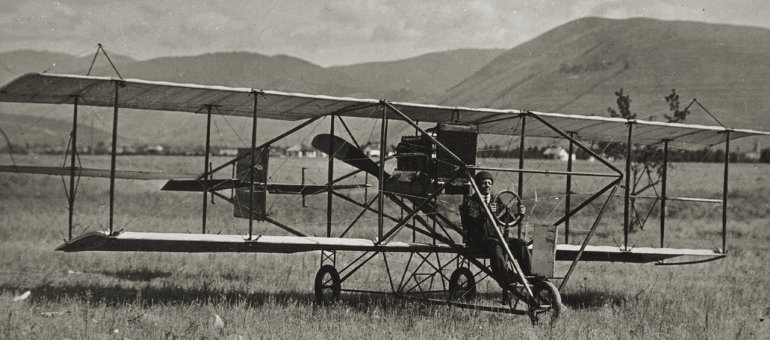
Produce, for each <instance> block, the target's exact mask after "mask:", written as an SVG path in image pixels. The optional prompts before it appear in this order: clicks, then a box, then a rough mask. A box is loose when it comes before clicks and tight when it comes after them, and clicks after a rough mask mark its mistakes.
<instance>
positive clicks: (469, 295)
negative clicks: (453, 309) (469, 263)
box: [449, 267, 476, 300]
mask: <svg viewBox="0 0 770 340" xmlns="http://www.w3.org/2000/svg"><path fill="white" fill-rule="evenodd" d="M474 297H476V279H475V277H474V276H473V273H471V270H470V269H468V267H458V268H457V269H455V271H454V272H452V276H450V277H449V298H450V299H452V300H472V299H473V298H474Z"/></svg>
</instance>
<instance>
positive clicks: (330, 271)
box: [315, 264, 342, 305]
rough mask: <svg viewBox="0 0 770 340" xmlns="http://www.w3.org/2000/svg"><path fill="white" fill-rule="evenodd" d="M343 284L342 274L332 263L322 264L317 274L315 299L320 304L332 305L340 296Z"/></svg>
mask: <svg viewBox="0 0 770 340" xmlns="http://www.w3.org/2000/svg"><path fill="white" fill-rule="evenodd" d="M340 290H342V284H341V281H340V274H339V273H338V272H337V269H335V268H334V266H332V265H328V264H327V265H324V266H321V269H319V270H318V273H317V274H316V275H315V300H316V302H317V303H318V304H322V305H330V304H333V303H335V302H336V301H337V300H338V299H339V298H340Z"/></svg>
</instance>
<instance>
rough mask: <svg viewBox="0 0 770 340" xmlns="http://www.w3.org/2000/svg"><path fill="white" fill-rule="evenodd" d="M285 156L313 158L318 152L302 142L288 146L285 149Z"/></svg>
mask: <svg viewBox="0 0 770 340" xmlns="http://www.w3.org/2000/svg"><path fill="white" fill-rule="evenodd" d="M286 156H289V157H297V158H302V157H307V158H315V157H317V156H318V152H317V151H316V150H315V149H312V148H308V147H307V146H305V145H304V144H299V145H293V146H290V147H289V148H288V149H286Z"/></svg>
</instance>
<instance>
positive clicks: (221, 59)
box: [0, 49, 503, 145]
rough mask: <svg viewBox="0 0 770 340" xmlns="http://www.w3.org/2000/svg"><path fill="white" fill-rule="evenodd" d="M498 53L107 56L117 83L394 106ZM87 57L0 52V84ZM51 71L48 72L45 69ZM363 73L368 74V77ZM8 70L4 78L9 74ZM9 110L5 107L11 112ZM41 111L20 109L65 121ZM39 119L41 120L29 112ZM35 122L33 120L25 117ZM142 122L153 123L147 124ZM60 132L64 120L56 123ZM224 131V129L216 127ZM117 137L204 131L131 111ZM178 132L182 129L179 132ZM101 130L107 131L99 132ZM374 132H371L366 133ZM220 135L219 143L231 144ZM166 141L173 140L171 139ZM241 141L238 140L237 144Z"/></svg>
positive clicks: (359, 127) (79, 64)
mask: <svg viewBox="0 0 770 340" xmlns="http://www.w3.org/2000/svg"><path fill="white" fill-rule="evenodd" d="M502 52H503V51H502V50H474V49H465V50H457V51H446V52H439V53H431V54H428V55H425V56H420V57H415V58H410V59H404V60H397V61H392V62H379V63H370V64H365V65H350V66H340V67H331V68H324V67H321V66H318V65H315V64H312V63H310V62H307V61H304V60H302V59H298V58H294V57H291V56H286V55H277V56H265V55H261V54H257V53H248V52H227V53H213V54H204V55H199V56H187V57H165V58H156V59H151V60H145V61H136V60H133V59H130V58H126V57H122V56H120V55H115V54H114V53H111V52H108V53H109V55H110V58H111V59H112V61H113V62H114V63H115V65H116V67H117V69H118V71H119V72H120V74H121V76H123V77H125V78H138V79H146V80H164V81H171V82H180V83H197V84H206V85H225V86H234V87H253V88H258V89H269V90H278V91H287V92H304V93H311V94H328V95H337V96H355V97H368V98H386V99H389V100H398V101H417V100H422V101H425V102H431V101H432V100H433V99H434V98H435V97H437V96H438V95H440V94H441V93H443V91H444V90H445V89H447V88H449V87H451V86H452V85H454V84H455V83H457V82H459V81H460V80H462V79H465V78H466V77H468V76H470V75H471V74H473V73H474V72H475V71H477V70H478V69H479V68H480V67H481V66H483V65H485V64H486V63H487V62H489V60H491V59H493V58H494V57H495V56H496V55H498V54H500V53H502ZM98 58H99V59H97V62H96V63H95V65H94V68H93V70H92V71H91V74H92V75H99V76H111V77H115V76H116V74H115V71H113V70H112V67H111V66H110V65H109V63H108V62H107V60H106V59H105V58H104V56H103V55H101V54H100V55H99V57H98ZM92 59H93V55H91V56H88V57H81V58H75V57H72V56H69V55H65V54H56V53H50V52H38V51H18V52H9V53H0V61H2V63H3V64H5V65H8V66H9V69H8V70H5V73H0V78H2V79H4V80H3V83H7V82H8V81H10V80H11V79H13V78H15V77H18V76H19V75H21V74H24V73H27V72H42V71H45V70H48V72H51V73H74V74H86V72H87V71H88V67H89V65H90V64H91V61H92ZM54 64H56V66H52V65H54ZM367 70H371V71H368V72H367ZM10 71H12V72H10ZM11 107H12V108H11ZM19 107H20V106H19V105H9V104H0V109H4V110H5V112H8V110H12V111H14V112H20V111H16V110H19ZM51 110H55V111H57V112H58V113H59V114H58V115H52V114H51V113H50V112H49V111H47V110H42V111H41V110H37V109H36V110H34V111H30V110H24V109H23V108H22V111H21V112H26V113H27V114H29V115H32V116H37V115H39V114H44V115H46V116H48V117H51V116H60V117H66V118H65V119H70V118H69V116H70V115H71V112H69V110H71V109H70V108H68V107H62V108H60V109H59V108H56V109H51ZM36 112H45V113H36ZM31 119H35V118H31ZM148 121H154V122H156V124H152V125H148V124H147V122H148ZM62 124H64V125H65V126H68V124H70V123H69V122H68V121H66V120H65V122H62ZM223 124H224V125H225V126H224V127H226V125H227V124H226V123H223ZM294 124H295V123H293V122H279V121H273V122H270V123H269V124H264V123H263V124H260V125H259V127H258V128H259V134H260V136H264V135H271V133H272V132H274V131H275V130H280V129H283V128H287V127H290V126H293V125H294ZM349 125H350V128H351V130H353V131H355V132H357V133H358V136H357V138H363V139H368V138H369V137H370V134H371V132H372V129H371V127H370V125H369V123H368V122H363V121H356V120H352V121H351V122H350V123H349ZM120 126H121V128H120V132H119V133H120V134H121V135H122V136H127V137H128V136H130V138H135V139H138V140H147V141H156V142H157V141H158V140H159V139H160V140H161V141H162V142H165V143H172V144H190V143H192V144H195V145H198V144H201V143H203V138H202V137H201V136H202V134H203V133H204V132H205V120H202V119H200V117H193V118H191V116H190V115H184V114H163V115H159V114H157V113H146V112H133V113H131V114H129V115H121V118H120ZM397 126H398V124H396V125H394V126H392V127H393V130H391V131H392V134H393V135H394V136H395V135H397V134H398V133H399V129H398V128H397ZM182 127H183V128H182ZM103 128H105V129H107V130H109V129H110V127H103ZM374 132H375V133H376V132H377V131H374ZM232 133H233V132H232V131H224V132H223V137H222V142H223V143H233V142H238V141H239V138H238V137H236V136H230V134H232ZM171 137H173V138H171ZM305 137H306V136H292V137H289V138H288V139H287V140H285V141H284V142H283V143H285V144H296V143H301V142H302V141H303V139H304V138H305ZM241 139H242V138H241Z"/></svg>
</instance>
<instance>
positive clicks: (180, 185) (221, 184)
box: [161, 179, 369, 195]
mask: <svg viewBox="0 0 770 340" xmlns="http://www.w3.org/2000/svg"><path fill="white" fill-rule="evenodd" d="M248 187H249V184H248V183H243V182H241V181H239V180H237V179H211V180H199V181H196V180H178V179H172V180H170V181H168V182H166V184H165V185H164V186H163V188H161V190H164V191H193V192H203V191H218V190H225V189H233V188H248ZM265 187H267V192H269V193H271V194H290V195H314V194H319V193H322V192H326V190H327V189H328V187H327V186H326V185H302V184H281V183H276V184H267V186H265V184H264V183H254V190H256V191H264V190H265ZM366 187H369V185H367V184H350V185H335V186H333V188H334V190H349V189H358V188H366Z"/></svg>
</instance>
